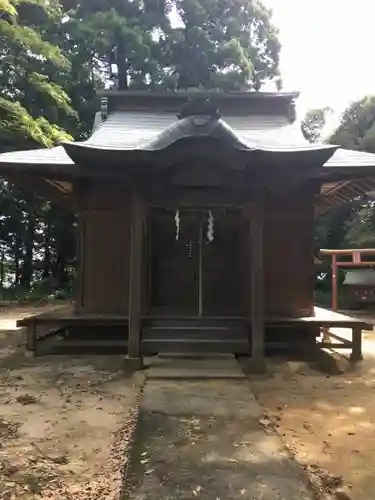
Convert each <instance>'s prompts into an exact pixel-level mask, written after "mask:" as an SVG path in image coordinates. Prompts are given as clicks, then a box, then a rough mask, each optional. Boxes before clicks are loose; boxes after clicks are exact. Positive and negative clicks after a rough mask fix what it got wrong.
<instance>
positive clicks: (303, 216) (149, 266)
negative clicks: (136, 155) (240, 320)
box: [76, 179, 314, 317]
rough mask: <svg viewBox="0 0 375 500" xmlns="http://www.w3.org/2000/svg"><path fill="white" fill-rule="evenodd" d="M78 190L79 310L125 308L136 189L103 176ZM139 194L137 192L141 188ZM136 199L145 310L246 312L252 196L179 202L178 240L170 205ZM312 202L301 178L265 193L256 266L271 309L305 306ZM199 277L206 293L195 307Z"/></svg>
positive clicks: (275, 312) (297, 312)
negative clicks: (292, 186)
mask: <svg viewBox="0 0 375 500" xmlns="http://www.w3.org/2000/svg"><path fill="white" fill-rule="evenodd" d="M81 190H82V191H81V193H82V194H81V196H80V203H81V210H80V214H79V226H80V228H81V238H80V245H81V249H80V259H81V268H80V273H81V279H80V280H78V281H77V301H76V306H77V311H79V312H82V313H85V312H86V313H92V312H97V313H106V314H127V313H128V311H129V283H130V281H129V280H130V265H129V262H130V254H131V228H132V214H133V212H134V196H132V192H131V190H130V188H129V185H128V184H127V183H125V182H124V183H119V182H116V184H115V186H114V185H113V182H112V181H110V180H109V181H107V182H104V183H103V181H102V180H101V181H97V180H95V179H88V180H87V181H85V183H84V185H83V186H81ZM139 196H140V198H141V199H142V194H140V195H139ZM142 202H143V214H142V246H143V253H144V258H143V262H142V283H143V287H142V293H143V296H142V313H143V314H149V313H152V312H155V311H157V309H158V308H159V310H160V311H161V312H163V311H164V313H169V314H173V313H182V314H184V313H185V314H190V315H193V316H194V315H197V316H198V315H199V314H208V315H213V316H214V315H220V311H223V312H224V316H225V315H226V316H230V315H233V316H236V315H237V316H238V315H245V314H249V313H250V309H249V307H250V304H251V301H250V300H248V297H249V295H250V290H251V285H250V281H249V280H250V276H251V236H250V235H251V224H252V219H253V217H255V213H254V210H253V204H252V202H251V200H249V201H248V202H247V203H246V205H245V206H237V207H236V206H229V207H228V206H217V207H215V208H212V209H208V208H206V207H199V206H195V207H194V206H191V207H186V208H183V209H179V218H180V235H179V239H178V240H176V231H177V228H176V221H175V216H176V211H177V208H176V209H172V208H171V207H169V206H167V207H165V208H163V207H160V206H155V205H154V204H152V203H150V202H148V201H147V199H143V200H142ZM313 203H314V193H312V192H311V186H309V185H308V184H307V185H306V186H302V187H301V186H299V187H298V189H296V190H295V191H294V192H291V193H288V195H287V196H280V197H278V198H277V199H270V200H264V213H263V224H264V227H263V272H264V281H265V311H266V314H267V315H268V316H281V317H301V316H308V315H310V314H312V311H313V307H314V295H313V289H314V286H313V280H314V242H313V235H314V233H313V230H312V229H313V224H314V209H313V207H314V205H313ZM210 211H211V212H212V216H213V221H214V235H213V241H212V242H211V243H210V242H208V241H207V235H206V233H207V227H208V218H209V212H210ZM202 233H203V234H202ZM200 238H201V239H202V240H203V241H202V242H201V241H200ZM200 244H203V248H202V250H201V249H200V247H199V245H200ZM189 245H190V247H189ZM200 252H202V256H201V257H202V261H203V262H200ZM200 273H201V274H202V276H200ZM200 279H202V280H203V284H202V287H203V295H204V296H203V302H204V303H203V304H202V305H201V311H199V309H200V308H199V297H198V295H199V293H198V290H199V280H200ZM224 294H225V296H224Z"/></svg>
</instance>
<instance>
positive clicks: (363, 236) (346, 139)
mask: <svg viewBox="0 0 375 500" xmlns="http://www.w3.org/2000/svg"><path fill="white" fill-rule="evenodd" d="M324 115H325V110H324V109H322V110H319V109H317V110H311V111H310V112H308V113H307V115H306V117H305V120H304V122H303V126H304V128H305V131H304V132H305V136H306V137H307V138H309V139H310V140H312V141H315V140H316V137H317V136H318V135H319V133H320V130H321V128H322V126H323V125H324ZM328 142H330V143H331V144H338V145H340V146H342V147H343V148H346V149H355V150H359V151H366V152H370V153H375V97H373V96H366V97H364V98H363V99H360V100H359V101H356V102H353V103H352V104H351V105H350V106H348V108H347V109H346V110H345V111H344V112H343V114H342V116H341V119H340V124H339V126H338V127H337V129H336V131H335V132H334V133H333V134H332V136H331V137H330V138H329V139H328ZM316 238H317V240H318V241H319V246H320V247H321V248H343V247H350V248H371V247H372V248H373V247H375V200H374V198H373V195H372V194H371V193H369V194H367V195H364V196H362V197H356V198H353V199H352V200H349V201H348V202H347V203H345V204H343V205H340V206H339V207H337V208H335V209H333V210H331V211H330V212H329V213H328V214H327V215H326V216H325V217H323V218H319V219H318V221H317V225H316Z"/></svg>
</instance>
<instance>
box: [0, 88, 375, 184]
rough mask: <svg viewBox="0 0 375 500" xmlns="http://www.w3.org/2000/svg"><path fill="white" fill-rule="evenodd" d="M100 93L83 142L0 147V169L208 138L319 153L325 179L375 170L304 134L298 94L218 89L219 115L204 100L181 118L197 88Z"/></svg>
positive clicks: (71, 167) (293, 153) (74, 162)
mask: <svg viewBox="0 0 375 500" xmlns="http://www.w3.org/2000/svg"><path fill="white" fill-rule="evenodd" d="M106 95H107V98H106V99H107V105H106V109H104V110H103V109H102V111H101V112H99V113H97V114H96V117H95V123H94V127H93V131H92V134H91V136H90V137H89V138H88V139H87V140H86V141H83V142H75V143H64V144H62V145H61V146H58V147H55V148H50V149H34V150H29V151H15V152H9V153H3V154H0V170H10V169H12V170H13V169H17V167H18V168H19V169H25V170H27V171H28V172H30V173H31V172H32V171H33V170H34V171H35V172H40V171H42V172H46V173H47V172H48V173H51V174H52V173H56V172H63V173H64V174H68V175H69V174H71V175H79V167H81V166H82V165H81V164H82V161H84V162H85V161H87V163H88V164H89V163H90V162H95V161H96V159H97V158H98V157H99V156H101V158H102V159H103V158H104V156H105V155H107V158H108V161H109V162H110V161H111V158H115V154H116V153H117V154H118V155H120V154H124V155H126V154H128V153H129V152H132V153H135V154H137V153H138V152H139V153H140V154H143V155H145V154H146V153H152V152H156V151H161V150H163V149H167V148H169V147H170V146H171V145H173V144H175V143H177V142H179V141H180V140H181V141H183V140H185V139H191V138H194V139H196V138H200V139H201V138H202V137H210V138H215V139H216V140H218V142H224V143H225V142H226V143H227V144H228V145H229V146H230V147H232V148H234V149H237V150H241V151H245V152H250V153H251V152H254V153H255V154H256V153H265V154H269V158H270V159H271V160H274V159H275V158H276V157H278V155H279V157H283V158H284V159H285V160H283V161H286V160H287V159H289V157H288V155H290V158H294V160H293V161H294V162H298V161H300V162H301V163H303V161H305V160H309V159H311V158H312V159H317V160H319V161H321V165H322V166H323V167H324V168H323V169H322V171H323V172H324V173H323V174H322V175H323V176H327V178H328V177H329V178H331V176H333V177H335V176H341V177H345V176H346V175H347V176H348V178H349V177H350V176H356V175H357V173H356V172H359V170H361V171H362V170H363V171H364V172H366V175H367V174H370V175H374V174H375V155H374V154H370V153H363V152H359V151H349V150H344V149H340V148H338V147H336V146H331V145H324V144H310V143H309V142H307V141H306V139H305V138H304V136H303V134H302V131H301V127H300V124H299V123H298V122H297V121H295V119H294V118H295V117H294V115H293V109H294V99H295V98H296V97H297V95H298V94H296V93H287V94H285V93H262V92H257V93H231V94H221V93H216V94H215V97H214V98H213V99H212V101H213V103H214V104H215V106H216V104H217V105H218V106H220V108H218V109H219V111H220V112H222V116H220V115H217V116H212V109H214V108H212V106H211V111H210V110H208V111H207V113H206V114H205V110H204V104H203V110H199V109H198V112H197V113H195V112H194V110H190V113H187V114H186V116H180V119H179V118H178V117H177V113H176V110H181V103H183V102H186V99H187V97H189V96H191V95H196V93H193V94H191V93H185V92H176V93H172V92H164V93H163V92H160V93H152V92H148V93H147V92H126V93H125V92H124V93H121V92H120V93H119V92H115V93H107V94H106ZM201 105H202V104H201ZM210 113H211V114H210ZM144 157H145V156H143V158H144ZM150 157H151V156H150ZM116 158H117V160H118V158H119V156H117V157H116ZM132 158H134V156H132ZM147 158H149V157H147ZM257 158H259V156H258V157H255V160H256V159H257ZM354 168H355V170H353V169H354ZM358 169H359V170H358ZM361 175H362V174H361ZM341 177H340V178H341Z"/></svg>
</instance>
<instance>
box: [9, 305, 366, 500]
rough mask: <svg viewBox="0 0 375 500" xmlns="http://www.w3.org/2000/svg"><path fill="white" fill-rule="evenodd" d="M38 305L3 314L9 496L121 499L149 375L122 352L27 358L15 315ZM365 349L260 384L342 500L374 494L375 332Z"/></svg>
mask: <svg viewBox="0 0 375 500" xmlns="http://www.w3.org/2000/svg"><path fill="white" fill-rule="evenodd" d="M50 308H51V306H45V307H43V308H39V309H38V311H40V310H42V311H47V310H48V309H50ZM35 312H37V311H36V309H35V308H25V307H17V308H11V309H8V308H6V309H4V310H2V311H0V500H13V499H16V498H17V499H21V500H23V499H31V498H41V499H46V498H53V499H56V500H59V499H73V498H78V499H80V500H84V499H87V500H88V499H99V498H100V499H102V498H106V499H111V498H112V499H114V498H116V496H117V495H118V493H119V490H120V488H121V486H122V485H121V477H122V472H123V471H122V468H123V467H124V466H126V463H127V451H128V445H129V442H130V436H131V435H132V432H133V428H134V422H135V418H136V415H137V408H138V403H139V397H138V395H139V392H140V388H141V385H142V382H143V378H142V377H140V376H139V377H137V376H136V377H133V378H124V376H123V372H122V358H121V356H119V357H116V356H112V357H95V356H85V357H81V358H79V357H74V358H71V357H70V358H68V357H67V356H64V357H58V356H51V357H47V356H43V357H40V358H34V359H28V358H26V357H25V356H24V352H23V347H22V346H23V340H24V339H23V334H22V332H21V331H20V330H17V329H16V326H15V322H16V320H17V319H18V318H20V317H24V316H26V315H29V314H33V313H35ZM364 356H365V360H364V361H363V362H362V363H361V364H360V365H359V366H358V367H357V368H356V370H355V371H352V372H349V373H345V374H343V375H335V376H328V375H323V374H322V373H319V372H318V371H316V370H313V369H312V368H309V367H308V366H307V365H306V364H305V363H292V364H289V365H287V366H286V365H285V363H277V362H275V363H270V364H269V367H270V369H271V370H270V374H269V375H268V376H258V377H255V376H252V377H251V381H250V383H251V387H252V389H253V391H254V392H255V394H256V396H257V398H258V399H259V401H260V403H261V404H262V405H263V406H264V407H265V411H266V414H267V415H268V417H269V419H270V420H271V421H272V422H273V423H274V425H275V426H276V428H277V431H278V433H279V435H280V437H281V438H282V440H283V442H284V443H285V444H286V445H287V446H288V448H289V449H290V450H291V451H292V452H293V454H294V455H295V456H296V458H297V460H298V461H299V462H300V463H302V464H304V465H305V466H306V468H308V469H309V471H310V472H312V473H313V475H314V476H315V477H316V478H318V479H320V480H321V481H322V482H323V486H324V487H325V489H326V491H330V492H334V491H337V490H342V491H347V493H348V496H344V493H342V495H341V496H339V494H338V496H337V498H338V499H339V500H347V498H351V499H353V500H356V499H358V498H360V499H361V500H370V499H371V500H373V499H374V491H375V432H374V431H375V397H374V392H375V334H374V333H370V334H367V335H366V339H365V342H364Z"/></svg>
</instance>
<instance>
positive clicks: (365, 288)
mask: <svg viewBox="0 0 375 500" xmlns="http://www.w3.org/2000/svg"><path fill="white" fill-rule="evenodd" d="M343 285H344V286H346V287H347V288H349V289H350V290H351V292H352V297H353V300H354V301H355V302H356V303H365V304H375V270H374V269H351V270H348V271H345V279H344V283H343Z"/></svg>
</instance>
